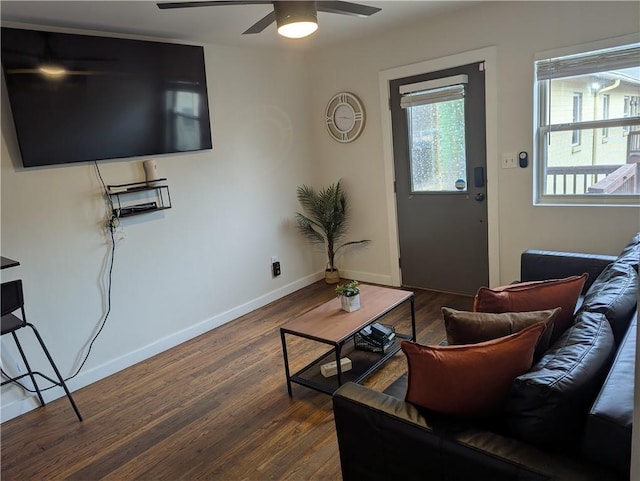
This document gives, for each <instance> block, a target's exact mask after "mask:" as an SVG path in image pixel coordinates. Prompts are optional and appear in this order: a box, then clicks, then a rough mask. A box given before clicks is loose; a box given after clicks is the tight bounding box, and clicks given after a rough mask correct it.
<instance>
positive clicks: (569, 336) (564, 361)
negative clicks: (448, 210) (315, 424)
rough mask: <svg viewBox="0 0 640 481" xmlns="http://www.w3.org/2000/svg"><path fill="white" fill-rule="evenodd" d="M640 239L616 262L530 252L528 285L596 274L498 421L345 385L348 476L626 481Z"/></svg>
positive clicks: (341, 439)
mask: <svg viewBox="0 0 640 481" xmlns="http://www.w3.org/2000/svg"><path fill="white" fill-rule="evenodd" d="M639 258H640V234H638V235H636V236H635V237H634V239H633V240H632V242H631V243H630V244H629V245H628V246H627V247H625V249H624V250H623V251H622V253H621V254H620V255H619V256H617V257H615V256H601V255H590V254H580V253H564V252H551V251H531V250H530V251H526V252H524V253H523V254H522V259H521V279H522V280H523V281H527V280H542V279H550V278H563V277H568V276H571V275H579V274H582V273H584V272H588V273H589V279H588V281H587V283H586V284H585V287H584V290H583V296H582V299H581V300H580V301H579V305H578V306H577V307H576V313H575V318H574V324H573V325H572V326H571V327H569V328H568V329H567V331H566V332H565V333H564V334H563V335H562V336H561V337H560V338H559V339H558V340H557V341H556V342H555V343H554V344H553V345H552V346H550V348H549V349H548V350H547V351H546V353H545V354H544V355H543V357H542V358H541V359H540V360H539V361H538V362H537V363H536V364H534V365H533V366H532V368H531V370H529V371H528V372H527V373H525V374H524V375H522V376H520V377H519V378H517V379H516V381H515V382H514V383H513V386H512V390H511V393H510V395H509V399H508V400H507V402H506V403H505V407H504V409H503V410H502V411H501V412H500V415H499V416H497V417H495V418H492V419H490V420H482V421H479V420H475V421H471V420H467V419H462V418H457V417H452V416H445V415H441V414H437V413H433V412H429V411H427V410H424V409H420V408H417V407H416V406H414V405H412V404H410V403H407V402H405V401H404V394H405V389H406V374H405V375H403V376H402V377H400V378H399V379H398V380H396V381H395V382H394V383H393V384H392V385H391V386H389V388H388V389H387V390H385V392H377V391H374V390H372V389H369V388H367V387H364V386H361V385H358V384H353V383H347V384H345V385H343V386H342V387H341V388H340V389H338V390H337V391H336V392H335V393H334V395H333V409H334V418H335V425H336V431H337V437H338V444H339V449H340V462H341V467H342V476H343V479H344V480H345V481H351V480H391V479H393V480H395V479H398V480H400V479H401V480H413V479H416V480H418V479H420V480H424V479H428V480H430V481H431V480H464V481H469V480H480V481H481V480H487V481H488V480H491V481H499V480H563V481H565V480H566V481H572V480H593V481H604V480H628V479H629V466H630V457H631V428H632V420H633V390H634V386H633V382H634V368H635V345H636V329H637V317H638V311H637V305H636V302H637V290H638V287H637V285H638V275H637V272H638V261H639Z"/></svg>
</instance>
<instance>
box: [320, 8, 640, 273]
mask: <svg viewBox="0 0 640 481" xmlns="http://www.w3.org/2000/svg"><path fill="white" fill-rule="evenodd" d="M639 10H640V9H639V8H638V5H637V3H636V2H495V3H485V2H482V3H478V4H477V5H472V6H471V7H469V8H466V9H463V10H459V11H457V12H455V13H452V14H447V15H443V16H441V17H438V18H435V19H431V20H428V21H422V22H417V23H416V24H415V25H413V26H407V27H405V28H402V29H401V30H400V29H397V30H394V31H390V32H388V33H387V34H386V35H377V36H376V37H375V38H370V39H367V40H363V41H360V42H350V43H349V44H345V45H341V46H340V47H331V48H325V49H323V50H322V51H318V52H314V54H313V57H312V59H313V62H312V63H311V64H310V66H311V68H312V70H311V72H312V73H313V76H312V78H313V83H312V87H313V92H314V96H313V104H312V107H311V108H312V109H313V110H314V111H315V112H323V111H324V108H325V105H326V102H327V101H328V100H329V99H330V98H331V96H332V95H333V94H334V93H336V92H338V91H341V90H346V91H351V92H354V93H356V94H357V95H358V96H359V97H360V98H361V99H362V100H363V101H364V103H365V107H366V109H367V113H368V118H367V126H366V128H365V131H364V133H363V134H362V136H361V137H360V138H359V139H358V140H356V141H355V142H353V143H352V144H346V145H345V144H338V143H337V142H335V141H333V140H331V139H330V138H329V136H328V135H327V134H326V131H325V130H326V129H325V127H324V125H323V122H322V117H321V116H318V117H317V118H316V119H315V120H314V121H313V122H312V128H313V137H314V139H315V151H316V156H317V158H318V165H319V166H321V169H320V168H319V170H318V177H319V178H321V179H323V180H324V181H325V182H328V181H330V180H333V179H336V178H339V177H344V178H345V182H346V183H347V185H348V186H349V190H350V191H351V192H352V194H353V197H354V210H355V211H357V212H358V216H359V217H358V220H357V223H354V226H353V230H352V232H353V236H354V237H363V236H369V237H371V238H373V240H374V242H373V243H372V244H371V246H370V247H369V248H368V249H367V250H366V251H364V252H362V253H359V254H358V255H354V256H349V257H347V258H345V259H344V261H343V263H342V264H343V266H342V267H344V269H345V270H346V271H348V272H350V273H354V274H355V275H360V276H361V277H363V278H387V277H390V269H391V266H390V263H389V260H388V252H389V249H390V246H389V240H388V238H387V237H386V233H387V231H388V229H387V222H388V220H389V217H390V216H392V215H393V213H392V212H389V211H388V210H387V207H386V204H385V201H384V200H385V197H386V196H389V195H390V193H389V192H387V191H385V189H386V186H385V179H384V165H383V164H384V159H383V147H382V141H383V140H382V139H383V136H384V135H385V132H383V130H382V122H381V118H382V117H381V116H382V115H383V114H385V113H383V112H381V111H380V100H379V89H378V74H379V72H380V71H383V70H387V69H391V68H396V67H401V66H405V65H410V64H414V63H418V62H423V61H427V60H432V59H437V58H441V57H446V56H448V55H453V54H459V53H463V52H468V51H471V50H476V49H480V48H483V47H489V46H495V47H496V48H497V64H498V72H497V78H498V86H497V88H498V95H497V97H498V105H497V117H498V128H497V130H498V152H514V151H515V152H519V151H521V150H526V151H528V152H529V153H530V155H531V154H532V152H533V138H532V133H533V118H532V103H533V56H534V53H535V52H538V51H544V50H549V49H552V48H559V47H563V46H570V45H576V44H581V43H586V42H591V41H595V40H599V39H603V38H608V37H616V36H622V35H627V34H631V33H634V32H637V31H638V30H639V28H638V26H639V25H640V23H639V18H640V15H639V13H640V12H639ZM385 115H386V114H385ZM488 162H497V159H495V158H493V159H488ZM532 175H533V168H531V167H529V168H527V169H506V170H502V169H498V178H497V179H491V178H489V179H488V182H494V181H497V184H498V197H499V199H498V205H499V207H498V216H499V252H500V254H499V259H498V262H499V271H500V276H499V279H500V280H499V282H501V283H506V282H510V281H512V280H514V279H517V278H518V277H519V256H520V253H521V252H522V251H523V250H525V249H527V248H543V249H559V250H579V251H585V252H596V253H607V254H615V253H618V252H619V251H620V250H621V249H622V247H624V245H626V243H627V242H628V241H629V240H630V239H631V237H632V235H633V234H634V233H635V232H638V231H639V230H640V217H639V209H637V208H629V207H626V208H611V207H606V208H602V207H600V208H588V207H566V208H565V207H562V208H559V207H534V206H533V205H532V197H533V196H532Z"/></svg>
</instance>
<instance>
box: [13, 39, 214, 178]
mask: <svg viewBox="0 0 640 481" xmlns="http://www.w3.org/2000/svg"><path fill="white" fill-rule="evenodd" d="M1 41H2V43H1V48H2V68H3V70H4V78H5V84H6V87H7V93H8V96H9V103H10V106H11V112H12V114H13V119H14V123H15V127H16V134H17V138H18V144H19V146H20V152H21V155H22V163H23V165H24V166H25V167H36V166H43V165H52V164H65V163H70V162H82V161H93V160H103V159H116V158H128V157H139V156H148V155H154V154H168V153H177V152H187V151H194V150H206V149H211V148H212V144H211V127H210V122H209V106H208V98H207V82H206V75H205V63H204V49H203V48H202V47H199V46H193V45H179V44H173V43H161V42H149V41H141V40H129V39H121V38H109V37H99V36H88V35H75V34H67V33H55V32H46V31H34V30H22V29H14V28H2V38H1Z"/></svg>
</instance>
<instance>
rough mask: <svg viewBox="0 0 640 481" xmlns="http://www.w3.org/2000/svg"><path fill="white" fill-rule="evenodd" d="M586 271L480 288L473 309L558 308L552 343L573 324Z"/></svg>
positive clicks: (503, 310)
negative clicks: (540, 279)
mask: <svg viewBox="0 0 640 481" xmlns="http://www.w3.org/2000/svg"><path fill="white" fill-rule="evenodd" d="M587 277H589V274H586V273H585V274H582V275H581V276H572V277H567V278H565V279H551V280H546V281H533V282H521V283H518V284H510V285H508V286H502V287H496V288H495V289H489V288H488V287H481V288H480V289H478V293H477V294H476V297H475V299H474V301H473V310H474V311H476V312H493V313H502V312H525V311H543V310H546V309H555V308H556V307H561V308H562V312H561V313H560V315H559V316H558V317H557V318H556V320H555V322H554V326H553V333H552V334H551V343H553V342H554V341H555V340H556V339H557V338H558V337H560V334H562V333H563V332H564V331H565V330H566V329H567V328H568V327H569V326H570V325H571V324H572V323H573V313H574V310H575V308H576V303H577V302H578V298H579V297H580V293H581V292H582V288H583V287H584V283H585V282H586V281H587Z"/></svg>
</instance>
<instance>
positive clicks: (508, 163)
mask: <svg viewBox="0 0 640 481" xmlns="http://www.w3.org/2000/svg"><path fill="white" fill-rule="evenodd" d="M517 166H518V154H517V153H516V152H503V153H502V168H503V169H515V168H516V167H517Z"/></svg>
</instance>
